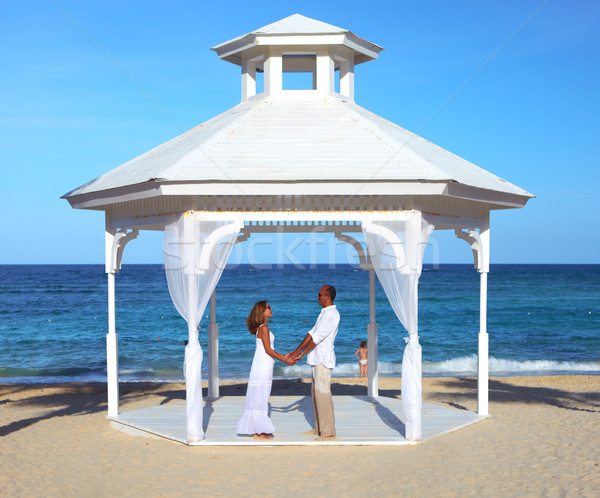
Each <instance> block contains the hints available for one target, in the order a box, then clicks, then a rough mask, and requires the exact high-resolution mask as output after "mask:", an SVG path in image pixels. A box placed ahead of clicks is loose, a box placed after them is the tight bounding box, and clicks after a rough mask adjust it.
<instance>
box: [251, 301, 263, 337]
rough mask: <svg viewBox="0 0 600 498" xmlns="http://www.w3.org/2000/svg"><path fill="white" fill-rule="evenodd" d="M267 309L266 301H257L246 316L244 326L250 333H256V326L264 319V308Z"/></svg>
mask: <svg viewBox="0 0 600 498" xmlns="http://www.w3.org/2000/svg"><path fill="white" fill-rule="evenodd" d="M266 309H267V302H266V301H258V302H257V303H256V304H255V305H254V306H252V309H251V310H250V314H249V315H248V318H246V327H248V330H249V331H250V333H251V334H252V335H256V332H257V330H258V327H259V326H260V325H261V324H262V323H264V321H265V310H266Z"/></svg>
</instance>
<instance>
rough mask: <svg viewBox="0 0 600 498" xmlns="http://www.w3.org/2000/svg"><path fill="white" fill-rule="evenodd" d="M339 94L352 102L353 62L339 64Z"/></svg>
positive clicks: (346, 61)
mask: <svg viewBox="0 0 600 498" xmlns="http://www.w3.org/2000/svg"><path fill="white" fill-rule="evenodd" d="M340 93H341V94H342V95H343V96H345V97H348V98H349V99H350V100H354V61H353V60H351V61H349V60H344V61H342V62H340Z"/></svg>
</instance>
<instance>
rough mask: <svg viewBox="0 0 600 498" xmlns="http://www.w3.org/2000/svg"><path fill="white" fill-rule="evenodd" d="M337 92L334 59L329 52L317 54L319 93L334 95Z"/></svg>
mask: <svg viewBox="0 0 600 498" xmlns="http://www.w3.org/2000/svg"><path fill="white" fill-rule="evenodd" d="M334 91H335V79H334V64H333V58H332V56H331V54H330V53H329V50H327V51H319V52H317V92H319V93H321V94H325V95H332V94H333V93H334Z"/></svg>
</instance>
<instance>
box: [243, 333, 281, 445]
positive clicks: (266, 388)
mask: <svg viewBox="0 0 600 498" xmlns="http://www.w3.org/2000/svg"><path fill="white" fill-rule="evenodd" d="M261 327H262V325H261ZM259 329H260V327H259ZM269 340H270V342H271V349H273V344H274V342H275V336H274V335H273V333H272V332H269ZM274 364H275V360H274V359H273V358H271V357H270V356H269V355H268V354H267V353H266V352H265V347H264V345H263V342H262V340H261V339H259V338H258V337H257V338H256V352H255V353H254V359H253V360H252V368H251V369H250V377H249V378H248V390H247V391H246V405H245V407H244V414H243V415H242V418H241V419H240V421H239V422H238V426H237V433H238V434H263V433H264V434H272V433H273V432H274V431H275V427H273V422H271V419H270V418H269V396H270V395H271V384H272V383H273V365H274Z"/></svg>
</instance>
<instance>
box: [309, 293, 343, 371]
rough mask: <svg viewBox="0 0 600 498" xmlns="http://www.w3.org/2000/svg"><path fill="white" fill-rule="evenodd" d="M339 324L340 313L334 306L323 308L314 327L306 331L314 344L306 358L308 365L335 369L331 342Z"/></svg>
mask: <svg viewBox="0 0 600 498" xmlns="http://www.w3.org/2000/svg"><path fill="white" fill-rule="evenodd" d="M339 324H340V312H339V311H338V310H337V308H336V307H335V304H332V305H331V306H327V308H323V309H322V310H321V313H320V314H319V317H318V318H317V322H316V323H315V326H314V327H313V328H312V329H310V330H309V331H308V333H309V334H310V336H311V337H312V340H313V342H314V343H315V344H316V346H315V348H314V349H313V350H312V351H311V352H310V353H308V355H307V356H306V362H307V363H308V364H309V365H318V364H319V363H320V364H321V365H323V366H324V367H327V368H333V367H335V353H334V352H333V348H334V346H333V342H334V341H335V336H336V334H337V332H338V326H339Z"/></svg>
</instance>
